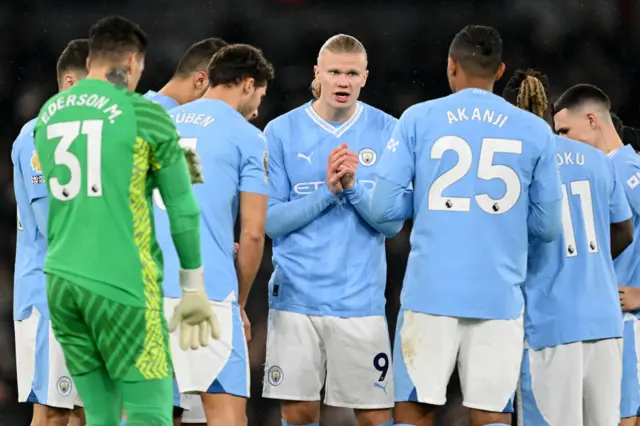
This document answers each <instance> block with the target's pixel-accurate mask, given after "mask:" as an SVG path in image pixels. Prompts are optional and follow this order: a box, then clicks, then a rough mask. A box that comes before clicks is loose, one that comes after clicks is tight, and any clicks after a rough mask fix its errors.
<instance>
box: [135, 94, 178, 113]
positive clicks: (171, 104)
mask: <svg viewBox="0 0 640 426" xmlns="http://www.w3.org/2000/svg"><path fill="white" fill-rule="evenodd" d="M144 97H145V98H146V99H149V100H150V101H153V102H155V103H157V104H159V105H160V106H161V107H162V108H164V109H165V110H167V111H169V110H170V109H174V108H177V107H179V106H180V103H178V101H176V100H175V99H173V98H171V97H169V96H166V95H163V94H161V93H158V92H154V91H153V90H149V91H148V92H147V93H145V94H144Z"/></svg>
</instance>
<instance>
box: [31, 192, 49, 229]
mask: <svg viewBox="0 0 640 426" xmlns="http://www.w3.org/2000/svg"><path fill="white" fill-rule="evenodd" d="M31 210H32V211H33V216H34V217H35V218H36V225H37V226H38V230H39V231H40V233H41V234H42V235H43V236H44V237H45V238H47V220H48V219H49V200H48V199H47V198H38V199H37V200H33V202H32V203H31Z"/></svg>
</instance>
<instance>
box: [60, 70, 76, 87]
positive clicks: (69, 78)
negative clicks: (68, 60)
mask: <svg viewBox="0 0 640 426" xmlns="http://www.w3.org/2000/svg"><path fill="white" fill-rule="evenodd" d="M76 82H77V80H76V77H75V76H74V75H73V73H67V74H65V75H64V77H62V87H65V88H67V89H68V88H69V87H71V86H73V85H74V84H76Z"/></svg>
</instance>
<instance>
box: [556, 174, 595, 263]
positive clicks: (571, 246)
mask: <svg viewBox="0 0 640 426" xmlns="http://www.w3.org/2000/svg"><path fill="white" fill-rule="evenodd" d="M569 188H570V189H571V195H574V196H576V195H577V196H579V197H580V210H582V220H583V222H584V225H583V226H584V231H585V236H586V237H587V253H598V252H599V251H600V250H599V248H598V236H597V235H596V223H595V219H594V214H593V199H592V197H591V183H590V182H589V181H588V180H576V181H573V182H571V183H569ZM562 231H563V234H564V242H565V249H566V252H565V253H566V255H567V257H575V256H577V255H578V254H579V250H578V247H577V245H576V233H575V228H574V225H573V219H572V218H571V204H570V203H569V193H568V191H567V185H564V184H563V185H562Z"/></svg>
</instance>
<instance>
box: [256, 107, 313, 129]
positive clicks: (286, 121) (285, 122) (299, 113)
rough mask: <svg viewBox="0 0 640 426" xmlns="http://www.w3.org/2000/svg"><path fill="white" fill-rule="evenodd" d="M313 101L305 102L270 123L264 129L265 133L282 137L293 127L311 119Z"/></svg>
mask: <svg viewBox="0 0 640 426" xmlns="http://www.w3.org/2000/svg"><path fill="white" fill-rule="evenodd" d="M312 104H313V101H308V102H305V103H304V104H302V105H300V106H298V107H296V108H294V109H292V110H291V111H288V112H285V113H284V114H281V115H279V116H277V117H276V118H274V119H273V120H271V121H269V123H267V125H266V126H265V128H264V131H265V133H267V131H268V132H269V133H271V134H276V135H278V136H281V135H282V133H283V132H288V131H289V130H290V129H291V127H292V126H295V125H296V124H297V123H300V122H301V120H307V119H308V118H309V113H310V109H311V108H312V107H311V105H312Z"/></svg>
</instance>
